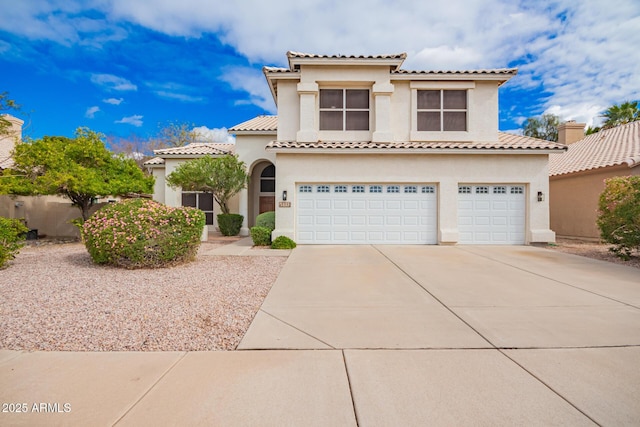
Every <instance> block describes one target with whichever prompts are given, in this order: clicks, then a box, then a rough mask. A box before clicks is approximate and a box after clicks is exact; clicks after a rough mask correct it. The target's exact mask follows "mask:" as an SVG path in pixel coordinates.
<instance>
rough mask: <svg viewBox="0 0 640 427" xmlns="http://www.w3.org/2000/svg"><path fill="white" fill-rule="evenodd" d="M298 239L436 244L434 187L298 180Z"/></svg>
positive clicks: (313, 242)
mask: <svg viewBox="0 0 640 427" xmlns="http://www.w3.org/2000/svg"><path fill="white" fill-rule="evenodd" d="M296 218H297V219H296V227H297V230H296V234H297V236H296V237H297V242H299V243H309V244H370V243H386V244H396V243H398V244H416V245H418V244H435V243H436V242H437V197H436V186H435V185H429V184H366V183H365V184H301V185H298V186H297V209H296Z"/></svg>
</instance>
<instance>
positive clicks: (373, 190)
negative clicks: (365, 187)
mask: <svg viewBox="0 0 640 427" xmlns="http://www.w3.org/2000/svg"><path fill="white" fill-rule="evenodd" d="M369 193H382V185H370V186H369Z"/></svg>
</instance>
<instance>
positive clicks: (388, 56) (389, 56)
mask: <svg viewBox="0 0 640 427" xmlns="http://www.w3.org/2000/svg"><path fill="white" fill-rule="evenodd" d="M406 57H407V54H406V53H404V52H403V53H391V54H382V55H340V54H338V55H318V54H315V53H304V52H292V51H289V52H287V58H322V59H337V58H345V59H405V58H406Z"/></svg>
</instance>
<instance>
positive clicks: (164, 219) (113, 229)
mask: <svg viewBox="0 0 640 427" xmlns="http://www.w3.org/2000/svg"><path fill="white" fill-rule="evenodd" d="M204 223H205V217H204V213H203V212H202V211H200V210H199V209H195V208H186V207H184V208H172V207H169V206H165V205H163V204H160V203H157V202H153V201H151V200H144V199H130V200H125V201H122V202H119V203H114V204H110V205H107V206H105V207H103V208H102V209H100V210H99V211H98V212H96V213H95V214H93V216H91V217H90V218H89V219H88V220H86V221H85V222H84V224H83V225H82V237H83V240H84V244H85V246H86V247H87V250H88V251H89V254H90V255H91V258H92V259H93V261H94V262H95V263H96V264H110V265H114V266H118V267H125V268H144V267H167V266H170V265H173V264H178V263H182V262H187V261H191V260H193V259H194V258H195V256H196V252H197V251H198V247H199V246H200V236H201V235H202V230H203V228H204Z"/></svg>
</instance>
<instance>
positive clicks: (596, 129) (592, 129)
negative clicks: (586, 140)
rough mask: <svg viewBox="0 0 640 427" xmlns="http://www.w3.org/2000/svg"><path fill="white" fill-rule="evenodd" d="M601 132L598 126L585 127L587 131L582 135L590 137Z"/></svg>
mask: <svg viewBox="0 0 640 427" xmlns="http://www.w3.org/2000/svg"><path fill="white" fill-rule="evenodd" d="M601 130H602V128H601V127H599V126H594V127H591V126H587V129H586V130H585V131H584V135H585V136H588V135H591V134H594V133H598V132H600V131H601Z"/></svg>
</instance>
